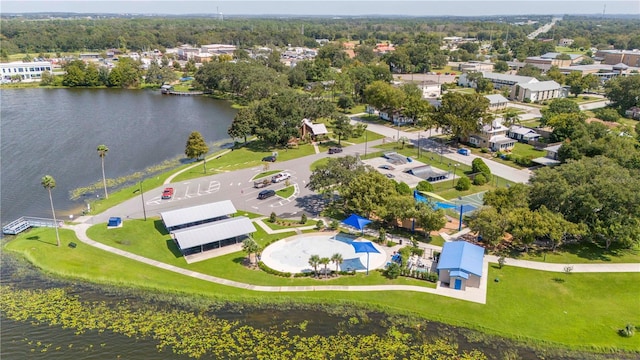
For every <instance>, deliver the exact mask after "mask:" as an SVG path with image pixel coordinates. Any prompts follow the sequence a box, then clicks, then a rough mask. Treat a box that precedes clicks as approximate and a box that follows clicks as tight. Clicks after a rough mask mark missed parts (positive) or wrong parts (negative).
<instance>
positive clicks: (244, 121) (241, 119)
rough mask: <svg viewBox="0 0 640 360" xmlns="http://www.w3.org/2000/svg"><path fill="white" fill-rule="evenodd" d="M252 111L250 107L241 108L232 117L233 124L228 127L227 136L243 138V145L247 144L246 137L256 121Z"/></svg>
mask: <svg viewBox="0 0 640 360" xmlns="http://www.w3.org/2000/svg"><path fill="white" fill-rule="evenodd" d="M254 114H255V113H254V109H252V108H250V107H245V108H241V109H240V110H238V112H237V113H236V115H235V116H234V117H233V122H231V125H229V129H228V130H227V134H229V136H231V137H232V138H234V139H235V138H244V142H245V144H246V143H247V136H248V135H251V134H252V132H253V128H255V126H256V119H255V117H254Z"/></svg>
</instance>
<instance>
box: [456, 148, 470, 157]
mask: <svg viewBox="0 0 640 360" xmlns="http://www.w3.org/2000/svg"><path fill="white" fill-rule="evenodd" d="M458 154H460V155H464V156H469V154H471V151H469V149H464V148H462V149H458Z"/></svg>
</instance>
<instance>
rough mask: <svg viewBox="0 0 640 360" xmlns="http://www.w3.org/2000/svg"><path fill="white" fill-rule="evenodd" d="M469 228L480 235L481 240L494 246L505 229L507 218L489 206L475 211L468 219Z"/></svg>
mask: <svg viewBox="0 0 640 360" xmlns="http://www.w3.org/2000/svg"><path fill="white" fill-rule="evenodd" d="M468 224H469V228H470V229H471V231H473V232H477V233H478V235H480V236H481V237H482V242H483V243H485V244H487V245H490V246H495V245H496V244H497V243H498V242H500V240H501V239H502V237H503V236H504V233H505V231H506V230H507V219H506V217H505V216H504V215H501V214H499V213H498V211H497V210H496V209H495V208H494V207H491V206H483V207H482V208H481V209H479V210H477V211H475V212H474V213H473V215H472V216H471V217H470V218H469V221H468Z"/></svg>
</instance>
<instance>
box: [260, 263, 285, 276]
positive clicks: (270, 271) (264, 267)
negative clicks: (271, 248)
mask: <svg viewBox="0 0 640 360" xmlns="http://www.w3.org/2000/svg"><path fill="white" fill-rule="evenodd" d="M258 267H259V268H260V270H262V271H264V272H266V273H267V274H271V275H276V276H282V277H286V278H290V277H291V273H290V272H282V271H278V270H274V269H272V268H270V267H268V266H267V265H265V263H263V262H262V261H260V262H258Z"/></svg>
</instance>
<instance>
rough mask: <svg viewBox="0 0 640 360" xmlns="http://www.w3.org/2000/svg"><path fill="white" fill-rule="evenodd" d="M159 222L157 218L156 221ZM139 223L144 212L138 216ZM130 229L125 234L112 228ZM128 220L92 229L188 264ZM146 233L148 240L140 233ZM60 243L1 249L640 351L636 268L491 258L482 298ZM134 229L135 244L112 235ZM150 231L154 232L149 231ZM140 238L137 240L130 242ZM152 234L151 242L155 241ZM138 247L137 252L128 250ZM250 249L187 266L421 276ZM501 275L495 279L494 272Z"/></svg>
mask: <svg viewBox="0 0 640 360" xmlns="http://www.w3.org/2000/svg"><path fill="white" fill-rule="evenodd" d="M158 221H159V220H158ZM138 222H142V221H138ZM129 228H130V230H128V231H129V232H128V233H123V232H117V231H116V230H127V229H129ZM135 228H136V226H134V225H133V224H131V223H130V221H126V222H125V226H124V227H123V228H121V229H114V230H106V226H104V224H101V225H97V226H96V227H94V228H92V229H91V233H92V236H95V235H104V236H106V238H104V239H103V240H102V241H103V242H105V243H111V244H110V245H113V246H118V247H120V248H126V249H127V250H128V251H132V250H133V249H135V250H136V251H139V252H140V253H152V252H157V253H158V254H157V256H158V257H162V258H163V259H166V260H167V262H169V263H170V264H177V266H181V267H186V264H185V263H184V261H183V260H182V259H181V258H177V257H176V256H175V255H173V253H172V251H171V250H170V249H168V248H167V243H166V240H168V239H169V237H168V235H160V234H159V233H158V231H157V230H156V228H155V225H154V222H153V221H148V222H147V223H146V224H142V225H141V226H140V227H139V229H135ZM149 233H155V234H156V235H153V236H150V235H145V237H142V239H145V238H147V239H148V240H152V242H151V243H147V242H146V241H145V242H143V241H141V240H139V239H140V238H135V237H134V236H135V235H143V234H149ZM61 235H62V238H63V244H65V245H66V243H68V242H69V241H75V242H76V243H78V246H77V247H76V248H75V249H72V248H69V247H67V246H61V247H56V246H55V245H54V244H55V235H54V231H53V230H52V229H35V230H31V231H29V232H27V233H24V234H22V235H20V236H19V237H18V238H17V239H15V240H12V241H10V242H8V243H7V244H6V245H5V247H4V249H5V250H7V251H11V252H17V253H20V254H22V255H23V256H24V257H26V258H27V259H28V260H30V261H31V262H32V263H33V264H34V265H35V266H37V267H39V268H41V269H43V271H45V272H48V273H52V274H56V275H62V276H67V277H72V278H77V279H85V280H89V281H93V282H98V283H107V284H113V285H117V286H135V287H141V288H143V289H157V290H162V291H169V292H174V293H181V294H194V295H204V296H207V297H211V298H217V299H220V300H226V301H248V302H252V301H258V302H261V303H267V302H275V303H277V302H282V301H300V302H307V303H314V302H323V303H344V302H348V303H351V304H354V305H356V306H362V307H365V308H371V309H379V310H382V311H389V312H391V313H402V314H415V315H418V316H422V317H425V318H427V319H431V320H435V321H442V322H445V323H448V324H451V325H456V326H465V327H471V328H474V329H478V330H481V331H484V332H486V333H490V334H496V335H502V336H507V337H510V338H513V339H518V340H523V341H527V342H530V343H534V344H538V345H540V346H549V345H559V346H563V347H569V348H574V349H586V350H592V351H615V350H626V351H633V352H640V350H639V349H640V336H638V335H636V336H635V337H632V338H622V337H620V336H619V335H618V334H617V329H620V328H622V327H623V326H624V325H625V324H627V323H634V324H640V307H638V296H637V295H638V292H639V291H640V285H639V284H640V273H619V274H616V273H600V274H598V273H585V274H579V273H572V274H568V275H567V274H563V273H551V272H544V271H534V270H527V269H521V268H514V267H510V266H508V265H507V266H505V267H504V268H503V269H497V268H496V267H494V266H490V268H489V274H488V275H487V277H488V278H489V280H490V281H489V282H488V294H487V303H486V304H485V305H482V304H476V303H470V302H466V301H460V300H454V299H451V298H447V297H443V296H436V295H430V294H422V293H415V292H407V291H389V292H386V291H384V292H383V291H381V292H323V291H315V292H292V293H267V292H252V291H248V290H244V289H238V288H232V287H227V286H222V285H216V284H210V283H207V282H204V281H201V280H196V279H193V278H190V277H185V276H182V275H177V274H174V273H171V272H168V271H163V270H159V269H156V268H153V267H151V266H148V265H144V264H141V263H138V262H135V261H133V260H129V259H126V258H122V257H119V256H116V255H113V254H110V253H106V252H104V251H101V250H98V249H95V248H92V247H89V246H86V245H84V244H82V243H80V242H78V241H77V240H75V236H74V235H73V233H72V232H70V231H68V230H62V231H61ZM129 236H131V237H130V240H132V242H131V243H130V244H129V245H122V244H118V243H116V242H115V240H117V239H122V238H124V237H127V238H128V237H129ZM152 238H153V239H152ZM133 240H136V241H133ZM154 240H155V242H154ZM132 252H133V251H132ZM243 257H244V254H242V253H234V254H230V255H228V256H224V257H220V258H217V259H211V260H208V261H204V262H201V263H198V264H193V265H190V266H189V269H192V270H195V271H200V272H206V273H210V274H212V275H216V276H221V277H225V278H229V279H236V280H240V281H244V282H247V283H257V284H264V285H273V284H279V285H288V284H295V285H302V284H322V285H324V284H344V285H347V284H372V283H396V284H398V283H407V284H410V283H415V284H423V283H424V282H421V281H420V282H419V281H417V280H412V279H398V280H394V281H391V280H387V279H385V278H383V277H381V276H380V275H379V273H377V272H371V273H370V275H369V276H366V275H362V274H359V275H356V276H354V277H342V278H339V279H333V280H327V281H324V280H323V281H321V282H319V281H317V280H313V279H284V278H277V277H275V276H270V275H267V274H265V273H263V272H261V271H257V270H249V269H246V268H244V267H243V266H242V265H240V264H239V263H240V262H241V261H242V258H243ZM496 278H497V279H499V280H500V281H499V282H495V281H493V279H496Z"/></svg>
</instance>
